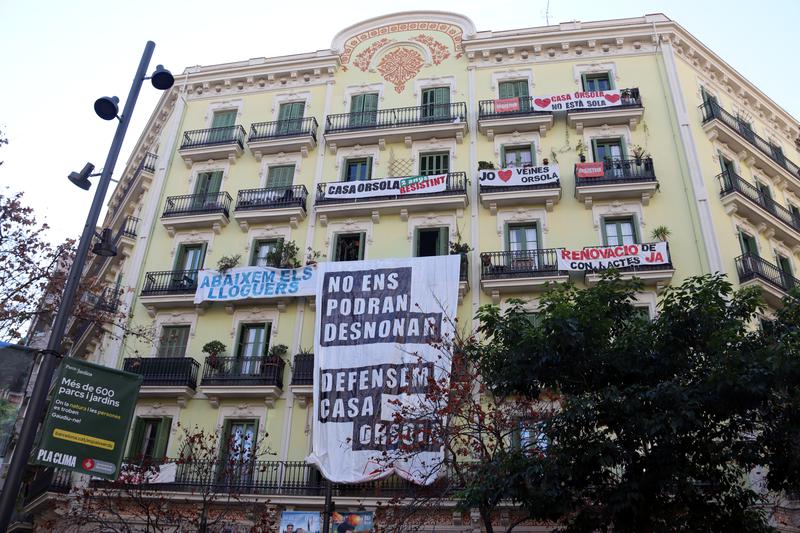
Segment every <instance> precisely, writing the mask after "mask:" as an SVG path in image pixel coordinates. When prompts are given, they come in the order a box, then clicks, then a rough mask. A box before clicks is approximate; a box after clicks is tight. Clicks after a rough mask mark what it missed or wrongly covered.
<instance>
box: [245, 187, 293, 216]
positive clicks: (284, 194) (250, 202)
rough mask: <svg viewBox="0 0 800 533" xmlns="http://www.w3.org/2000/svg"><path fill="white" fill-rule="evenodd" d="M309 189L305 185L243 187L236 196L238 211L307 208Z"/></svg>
mask: <svg viewBox="0 0 800 533" xmlns="http://www.w3.org/2000/svg"><path fill="white" fill-rule="evenodd" d="M307 197H308V190H307V189H306V186H305V185H292V186H291V187H273V188H266V189H243V190H241V191H239V194H238V195H237V197H236V211H246V210H248V209H281V208H285V207H302V208H303V209H305V208H306V198H307Z"/></svg>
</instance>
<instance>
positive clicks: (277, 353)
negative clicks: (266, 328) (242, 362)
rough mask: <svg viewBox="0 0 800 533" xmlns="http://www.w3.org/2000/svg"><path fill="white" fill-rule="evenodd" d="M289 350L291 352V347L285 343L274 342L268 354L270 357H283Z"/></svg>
mask: <svg viewBox="0 0 800 533" xmlns="http://www.w3.org/2000/svg"><path fill="white" fill-rule="evenodd" d="M288 352H289V347H288V346H286V345H285V344H273V345H272V346H270V348H269V352H268V353H267V355H268V356H269V357H273V358H276V359H281V358H282V357H283V356H284V355H286V354H287V353H288Z"/></svg>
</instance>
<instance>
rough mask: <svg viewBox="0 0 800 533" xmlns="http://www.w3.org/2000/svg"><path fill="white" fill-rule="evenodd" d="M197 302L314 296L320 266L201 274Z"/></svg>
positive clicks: (212, 271)
mask: <svg viewBox="0 0 800 533" xmlns="http://www.w3.org/2000/svg"><path fill="white" fill-rule="evenodd" d="M197 275H198V279H197V291H195V293H194V303H196V304H199V303H203V302H228V301H233V300H245V299H260V298H288V297H292V296H312V295H314V294H316V288H317V266H316V265H306V266H304V267H300V268H271V267H259V266H255V267H237V268H232V269H230V270H228V271H226V272H225V273H224V274H223V273H220V272H217V271H216V270H201V271H200V272H198V274H197Z"/></svg>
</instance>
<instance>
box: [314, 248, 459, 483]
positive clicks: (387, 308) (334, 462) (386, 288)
mask: <svg viewBox="0 0 800 533" xmlns="http://www.w3.org/2000/svg"><path fill="white" fill-rule="evenodd" d="M459 266H460V257H459V256H457V255H447V256H438V257H417V258H409V259H386V260H376V261H349V262H334V263H325V264H324V265H323V270H322V272H321V273H320V276H321V278H320V280H319V281H320V283H319V291H318V293H317V313H316V329H315V337H314V355H315V359H316V361H315V364H316V367H317V368H316V371H315V373H314V422H313V424H314V425H313V450H312V453H311V455H310V456H309V457H308V459H307V460H308V461H309V462H311V463H313V464H316V465H317V466H318V467H319V469H320V470H321V472H322V474H323V475H324V476H325V477H326V478H327V479H329V480H331V481H335V482H340V483H358V482H362V481H368V480H371V479H377V478H381V477H385V476H388V475H389V474H392V473H395V474H397V475H399V476H400V477H402V478H404V479H408V480H410V481H412V482H415V483H420V484H429V483H432V482H433V481H434V477H435V476H433V475H432V472H431V468H434V467H435V465H437V464H440V463H441V460H442V458H443V456H442V454H443V449H442V446H441V443H439V442H436V441H435V439H433V438H432V435H433V433H432V431H431V428H432V427H434V426H433V425H434V424H438V423H439V422H440V421H438V420H427V419H426V420H416V421H415V422H414V423H412V424H403V427H398V426H399V424H397V423H396V421H395V417H394V415H395V413H396V412H397V411H398V409H401V406H403V405H406V406H418V405H420V402H425V401H427V400H426V396H425V393H426V391H427V388H428V386H429V385H428V380H429V378H434V379H437V380H438V379H447V376H448V375H449V372H450V361H449V360H448V359H446V358H442V357H441V356H442V354H441V352H440V351H439V349H438V348H437V347H436V346H434V344H433V343H435V342H437V340H440V339H442V338H452V335H453V332H454V326H453V323H452V318H453V317H454V316H455V312H456V308H457V306H458V284H459ZM407 439H413V442H414V443H415V446H416V447H417V449H419V450H420V451H419V453H415V454H414V455H413V457H410V458H409V457H407V456H404V457H403V458H402V459H399V460H397V461H395V462H394V463H393V464H391V465H387V464H386V459H387V457H388V458H390V459H391V457H392V453H393V452H394V451H396V450H398V449H400V447H401V443H402V442H407ZM426 439H427V440H426Z"/></svg>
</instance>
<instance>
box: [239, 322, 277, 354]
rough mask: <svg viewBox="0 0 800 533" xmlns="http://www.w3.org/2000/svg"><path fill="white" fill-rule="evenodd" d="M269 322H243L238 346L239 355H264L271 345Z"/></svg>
mask: <svg viewBox="0 0 800 533" xmlns="http://www.w3.org/2000/svg"><path fill="white" fill-rule="evenodd" d="M271 329H272V328H271V326H270V324H269V323H258V324H243V325H242V327H241V329H240V331H239V343H238V345H237V346H236V356H237V357H263V356H265V355H267V348H268V347H269V333H270V330H271Z"/></svg>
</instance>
